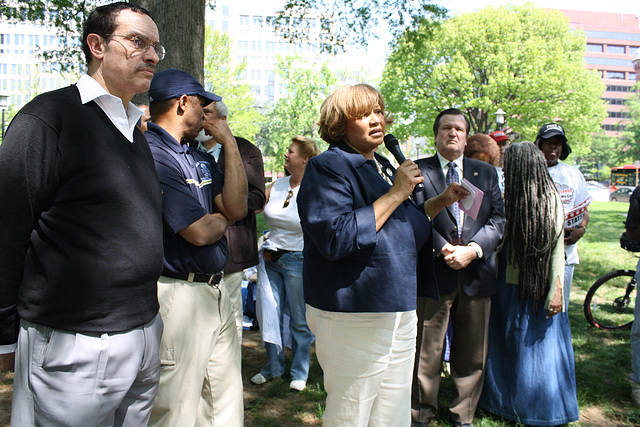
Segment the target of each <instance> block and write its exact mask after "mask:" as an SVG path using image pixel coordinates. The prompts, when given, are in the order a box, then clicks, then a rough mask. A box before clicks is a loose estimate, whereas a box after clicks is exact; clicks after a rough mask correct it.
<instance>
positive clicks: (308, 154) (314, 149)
mask: <svg viewBox="0 0 640 427" xmlns="http://www.w3.org/2000/svg"><path fill="white" fill-rule="evenodd" d="M291 142H293V143H295V144H296V145H297V146H298V154H299V155H300V157H303V158H305V159H310V158H312V157H314V156H317V155H318V154H320V148H318V144H316V142H315V141H314V140H313V139H311V138H307V137H306V136H302V135H298V136H294V137H293V138H291Z"/></svg>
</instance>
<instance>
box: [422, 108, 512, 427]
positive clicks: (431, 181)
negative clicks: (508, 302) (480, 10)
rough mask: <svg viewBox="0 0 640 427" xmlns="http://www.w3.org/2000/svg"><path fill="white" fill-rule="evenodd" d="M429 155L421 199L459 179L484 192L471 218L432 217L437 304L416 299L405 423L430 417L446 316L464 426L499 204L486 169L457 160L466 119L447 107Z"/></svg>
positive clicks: (480, 370) (481, 357)
mask: <svg viewBox="0 0 640 427" xmlns="http://www.w3.org/2000/svg"><path fill="white" fill-rule="evenodd" d="M433 131H434V135H435V145H436V149H437V153H436V155H434V156H432V157H429V158H426V159H420V160H418V161H417V162H416V163H417V164H418V166H419V167H420V170H421V171H422V176H424V179H425V180H424V190H423V196H424V199H425V200H428V199H430V198H432V197H435V196H437V195H438V194H440V193H441V192H442V191H443V190H444V189H445V188H446V186H447V185H448V184H449V182H451V181H458V182H459V181H462V179H463V178H466V179H467V180H468V181H469V182H471V183H472V184H473V185H474V186H476V187H477V188H479V189H480V190H482V191H483V192H484V197H483V199H482V204H481V206H480V209H479V212H478V216H477V218H476V219H473V218H471V217H470V216H467V215H465V214H464V212H462V211H460V210H459V209H458V207H457V206H456V204H454V205H452V206H450V207H448V208H447V209H443V210H442V211H440V213H439V214H438V215H436V216H435V217H434V218H433V247H434V255H435V270H436V277H437V279H438V290H439V292H440V301H436V300H434V299H432V298H418V339H417V344H416V345H417V353H416V361H415V368H414V377H413V390H412V398H411V399H412V402H411V412H412V420H413V426H416V427H417V426H426V425H427V424H428V423H429V421H430V420H431V419H432V418H434V417H435V415H436V412H437V406H438V388H439V386H440V372H441V368H442V352H443V344H444V336H445V333H446V330H447V325H448V323H449V318H451V321H452V324H453V339H452V345H451V359H450V361H451V379H452V381H453V395H452V400H451V403H450V405H449V411H450V413H451V419H452V420H453V422H454V423H455V425H459V426H470V425H472V424H471V423H472V422H473V416H474V413H475V410H476V406H477V403H478V399H479V398H480V393H481V391H482V383H483V380H484V365H485V360H486V351H487V335H488V327H489V314H490V310H491V295H492V294H493V293H494V292H495V282H496V265H495V253H494V251H495V248H496V246H497V245H498V242H499V241H500V239H501V238H502V233H503V231H504V226H505V217H504V204H503V202H502V197H501V194H500V189H499V187H498V175H497V174H496V170H495V168H494V167H492V166H490V165H488V164H486V163H483V162H481V161H478V160H474V159H470V158H465V157H464V156H463V153H464V148H465V146H466V144H467V132H468V131H469V122H468V120H467V119H466V117H465V116H464V114H463V113H462V112H461V111H460V110H458V109H455V108H450V109H447V110H444V111H442V112H441V113H440V114H439V115H438V117H437V118H436V120H435V123H434V126H433Z"/></svg>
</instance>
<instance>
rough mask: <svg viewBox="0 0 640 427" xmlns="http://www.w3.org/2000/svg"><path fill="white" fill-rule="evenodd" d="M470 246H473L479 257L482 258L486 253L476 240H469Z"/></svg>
mask: <svg viewBox="0 0 640 427" xmlns="http://www.w3.org/2000/svg"><path fill="white" fill-rule="evenodd" d="M469 246H471V247H472V248H473V249H475V250H476V255H477V256H478V259H481V258H482V257H483V255H484V252H483V251H482V247H480V245H479V244H477V243H476V242H469Z"/></svg>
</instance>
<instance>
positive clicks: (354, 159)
mask: <svg viewBox="0 0 640 427" xmlns="http://www.w3.org/2000/svg"><path fill="white" fill-rule="evenodd" d="M329 149H334V150H340V151H342V155H343V156H344V157H345V158H346V159H347V161H348V162H349V163H351V165H352V166H353V167H354V168H358V167H360V166H362V165H363V164H365V162H366V161H367V158H366V157H365V156H363V155H362V154H360V153H358V152H357V151H356V150H354V149H353V148H351V147H349V146H348V145H347V144H346V143H344V142H342V141H340V142H336V143H333V144H331V146H330V147H329ZM376 154H377V153H376ZM376 154H374V155H376Z"/></svg>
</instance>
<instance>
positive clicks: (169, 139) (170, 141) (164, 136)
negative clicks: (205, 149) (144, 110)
mask: <svg viewBox="0 0 640 427" xmlns="http://www.w3.org/2000/svg"><path fill="white" fill-rule="evenodd" d="M147 132H151V133H155V134H156V135H157V136H158V138H159V139H160V141H162V144H163V145H165V146H167V147H168V148H170V149H171V150H173V151H175V152H176V153H178V154H183V153H188V152H189V149H188V145H187V144H184V145H183V144H180V143H179V142H178V141H176V139H175V138H174V137H173V136H171V134H170V133H169V132H167V131H166V130H164V129H163V128H161V127H160V126H158V125H157V124H155V123H153V122H148V123H147ZM147 132H145V135H146V133H147Z"/></svg>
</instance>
